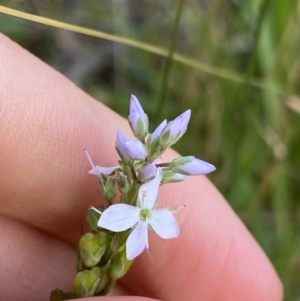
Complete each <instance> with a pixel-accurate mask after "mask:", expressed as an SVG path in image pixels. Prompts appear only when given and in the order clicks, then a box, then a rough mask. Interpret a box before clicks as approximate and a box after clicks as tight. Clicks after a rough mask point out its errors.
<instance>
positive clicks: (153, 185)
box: [98, 168, 182, 260]
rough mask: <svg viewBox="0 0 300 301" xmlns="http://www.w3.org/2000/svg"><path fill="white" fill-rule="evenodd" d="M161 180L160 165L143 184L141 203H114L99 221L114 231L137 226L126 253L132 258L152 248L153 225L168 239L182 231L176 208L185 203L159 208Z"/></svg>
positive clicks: (128, 240) (140, 194)
mask: <svg viewBox="0 0 300 301" xmlns="http://www.w3.org/2000/svg"><path fill="white" fill-rule="evenodd" d="M161 180H162V171H161V169H160V168H157V172H156V176H155V178H154V179H153V180H152V181H149V182H147V183H145V184H143V185H142V186H141V187H140V189H139V193H138V202H137V207H135V206H131V205H127V204H114V205H111V206H109V207H108V208H107V209H106V210H104V212H103V213H102V215H101V217H100V219H99V221H98V227H101V228H105V229H108V230H110V231H113V232H122V231H125V230H128V229H130V228H133V230H132V232H131V233H130V235H129V237H128V239H127V241H126V256H127V258H128V259H129V260H131V259H134V258H135V257H136V256H138V255H139V254H141V253H142V252H143V250H144V249H145V248H146V249H148V248H149V242H148V228H149V227H150V228H151V229H153V230H154V231H155V232H156V233H157V234H158V235H159V236H160V237H162V238H165V239H168V238H174V237H177V236H178V235H179V227H178V224H177V221H176V219H175V217H174V215H173V213H172V212H175V211H177V210H179V209H180V208H182V206H180V207H178V206H174V207H170V208H164V209H158V210H155V208H156V205H157V195H158V189H159V185H160V182H161Z"/></svg>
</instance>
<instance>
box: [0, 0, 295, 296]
mask: <svg viewBox="0 0 300 301" xmlns="http://www.w3.org/2000/svg"><path fill="white" fill-rule="evenodd" d="M0 5H3V6H7V7H10V8H13V9H16V10H20V11H23V12H27V13H31V14H34V15H36V16H43V17H47V18H51V19H55V20H59V21H62V22H66V23H70V24H75V25H78V26H83V27H88V28H92V29H95V30H98V31H103V32H105V33H110V34H112V35H116V36H122V37H124V38H128V39H131V40H136V41H139V42H142V43H147V44H152V45H155V46H158V47H160V48H162V49H164V52H163V53H162V54H163V55H158V54H155V53H152V52H151V51H149V50H141V49H138V48H135V47H131V46H128V45H124V44H121V43H115V42H112V41H110V40H107V39H101V38H97V37H92V36H88V35H85V34H79V33H74V32H71V31H67V30H62V29H57V28H53V27H51V26H48V25H43V24H39V23H35V22H31V21H26V20H23V19H21V18H18V17H12V16H9V15H5V14H2V13H0V30H1V31H2V32H4V33H5V34H7V35H8V36H9V37H11V38H12V39H14V40H15V41H17V42H18V43H19V44H21V45H22V46H24V47H25V48H26V49H28V50H29V51H30V52H32V53H34V54H35V55H37V56H38V57H40V58H41V59H42V60H44V61H45V62H47V63H48V64H49V65H51V66H53V67H54V68H55V69H57V70H59V71H60V72H62V73H63V74H65V75H66V76H67V77H68V78H70V79H71V80H72V81H73V82H75V83H76V84H77V85H78V86H80V87H81V88H82V89H83V90H85V91H86V92H87V93H89V94H91V95H93V96H94V97H95V98H96V99H98V100H99V101H101V102H103V103H105V104H106V105H108V106H110V107H111V108H113V109H114V110H115V111H117V112H118V113H120V114H122V115H124V116H127V114H128V101H129V97H130V94H131V93H133V94H135V95H136V96H137V97H138V98H139V100H140V101H141V103H142V105H143V106H144V108H145V110H146V112H147V113H148V114H149V117H150V120H151V122H152V123H151V129H154V126H155V125H158V123H160V122H161V121H162V120H163V119H164V118H167V119H168V120H170V119H173V118H174V117H176V116H177V115H179V114H180V113H181V112H183V111H184V110H185V109H187V108H191V109H192V119H191V122H190V125H189V129H188V131H187V133H186V134H185V136H184V138H183V139H181V141H180V142H179V143H178V144H176V145H175V148H176V149H177V150H178V151H180V152H181V153H182V154H185V155H188V154H189V155H190V154H193V155H195V156H197V157H199V158H202V159H204V160H206V161H208V162H211V163H213V164H214V165H216V166H217V168H218V170H217V171H216V172H214V173H213V174H211V175H209V177H210V179H211V180H212V182H213V183H214V184H215V185H216V186H217V187H218V188H219V189H220V191H221V192H222V193H223V194H224V195H225V197H226V198H227V200H228V202H229V203H230V205H231V206H232V207H233V209H234V210H235V211H236V212H237V214H238V215H239V216H240V217H241V219H242V220H243V222H244V223H245V224H246V226H247V227H248V229H249V230H250V231H251V233H252V234H253V235H254V237H255V238H256V239H257V240H258V242H259V244H260V245H261V246H262V248H263V249H264V250H265V252H266V253H267V254H268V256H269V258H270V259H271V261H272V262H273V264H274V266H275V268H276V270H277V272H278V274H279V276H280V278H281V280H282V282H283V285H284V288H285V300H300V232H299V230H300V224H299V222H300V202H299V194H300V189H299V186H300V118H299V117H300V115H299V114H300V98H299V94H300V1H293V0H290V1H286V0H227V1H221V0H177V1H175V0H174V1H170V0H165V1H157V0H151V1H150V0H89V1H83V0H82V1H76V0H69V1H67V0H56V1H55V0H53V1H50V0H48V1H38V0H27V1H26V0H24V1H21V0H19V1H14V0H9V1H0ZM150 50H151V49H150ZM178 54H181V55H183V56H184V57H183V58H182V57H180V56H178ZM24 72H30V70H26V71H24ZM199 247H201V246H199ZM245 272H246V271H245Z"/></svg>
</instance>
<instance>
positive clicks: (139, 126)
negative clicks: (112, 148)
mask: <svg viewBox="0 0 300 301" xmlns="http://www.w3.org/2000/svg"><path fill="white" fill-rule="evenodd" d="M128 121H129V125H130V127H131V129H132V132H133V134H134V136H135V137H137V138H138V139H140V140H143V139H145V137H146V136H147V135H148V126H149V120H148V116H147V114H145V112H144V110H143V108H142V106H141V104H140V103H139V101H138V99H137V98H136V97H135V96H134V95H131V98H130V109H129V116H128Z"/></svg>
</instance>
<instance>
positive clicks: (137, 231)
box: [126, 222, 148, 260]
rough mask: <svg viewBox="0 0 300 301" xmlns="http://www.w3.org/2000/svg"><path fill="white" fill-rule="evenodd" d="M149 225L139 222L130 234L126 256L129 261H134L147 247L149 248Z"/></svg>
mask: <svg viewBox="0 0 300 301" xmlns="http://www.w3.org/2000/svg"><path fill="white" fill-rule="evenodd" d="M147 231H148V224H147V223H144V222H139V223H138V224H137V225H136V227H135V228H134V229H133V231H132V232H131V233H130V235H129V237H128V239H127V241H126V256H127V259H128V260H132V259H134V258H135V257H137V256H138V255H140V254H141V253H142V252H143V251H144V249H145V247H146V246H148V235H147Z"/></svg>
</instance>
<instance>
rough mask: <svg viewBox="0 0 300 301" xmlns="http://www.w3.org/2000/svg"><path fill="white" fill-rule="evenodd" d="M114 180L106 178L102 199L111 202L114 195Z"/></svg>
mask: <svg viewBox="0 0 300 301" xmlns="http://www.w3.org/2000/svg"><path fill="white" fill-rule="evenodd" d="M115 185H116V180H115V179H114V178H112V177H108V179H107V181H106V183H105V191H104V193H103V197H104V198H105V199H106V200H107V201H109V202H111V201H112V200H113V199H114V197H115V194H116V190H115Z"/></svg>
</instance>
